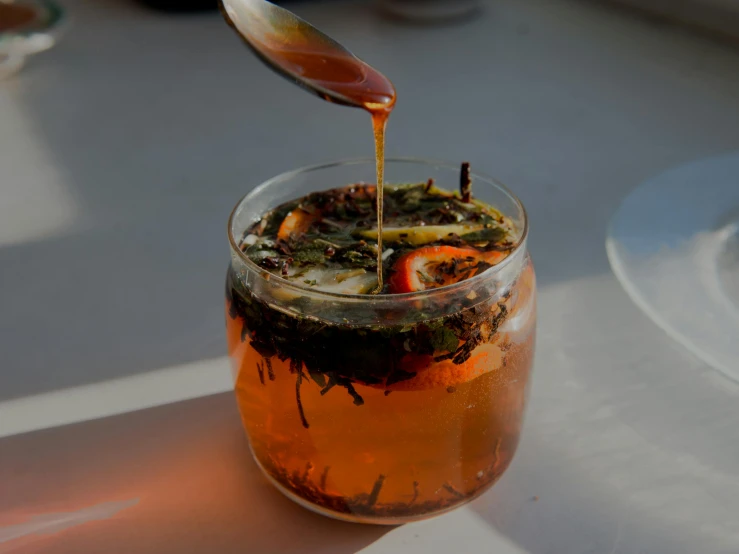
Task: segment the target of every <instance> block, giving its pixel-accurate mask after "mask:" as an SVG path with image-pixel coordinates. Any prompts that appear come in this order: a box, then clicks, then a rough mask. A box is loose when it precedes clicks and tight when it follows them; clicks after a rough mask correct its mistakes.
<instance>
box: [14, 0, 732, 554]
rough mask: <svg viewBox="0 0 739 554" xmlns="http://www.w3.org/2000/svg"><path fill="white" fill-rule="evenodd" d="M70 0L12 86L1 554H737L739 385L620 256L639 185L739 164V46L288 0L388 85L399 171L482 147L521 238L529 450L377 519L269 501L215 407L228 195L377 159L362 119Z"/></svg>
mask: <svg viewBox="0 0 739 554" xmlns="http://www.w3.org/2000/svg"><path fill="white" fill-rule="evenodd" d="M66 4H67V6H68V8H69V12H70V14H71V15H72V17H73V18H74V22H73V25H72V26H71V27H70V29H69V32H68V33H67V35H66V36H65V37H64V39H63V40H62V42H61V43H60V44H59V45H58V47H56V48H55V49H53V50H51V51H49V52H47V53H44V54H41V55H39V56H37V57H36V58H34V59H32V60H31V62H30V64H29V65H28V66H27V67H26V68H25V69H24V71H23V72H22V73H20V74H19V75H18V76H16V77H15V78H13V79H11V80H9V81H5V82H2V83H0V146H1V147H0V168H2V175H3V177H2V181H1V182H0V190H1V193H2V194H1V198H2V202H0V353H1V354H0V436H3V435H5V436H6V438H3V439H0V553H4V552H23V553H25V552H55V553H61V552H70V553H79V552H107V553H113V552H122V553H123V552H125V553H129V552H146V553H148V552H152V553H166V552H173V553H174V552H177V553H183V552H196V553H200V552H203V553H211V552H219V553H228V552H250V553H273V552H274V553H283V552H295V553H298V552H311V551H315V552H329V553H333V554H345V553H352V552H356V551H358V550H360V549H362V548H365V550H363V552H367V553H388V552H410V553H414V552H418V553H420V552H424V553H428V552H431V553H437V552H438V553H439V554H441V553H443V552H449V551H452V552H496V553H508V552H511V553H513V552H519V553H522V552H529V553H532V554H544V553H552V554H560V553H562V554H580V553H593V554H609V553H611V554H636V553H649V554H654V553H665V554H682V553H684V554H695V553H698V552H700V553H723V552H726V553H736V552H737V551H739V517H738V516H739V409H737V406H738V405H739V404H737V401H738V400H739V387H738V386H737V385H736V384H733V383H731V382H728V381H727V380H726V379H724V378H723V377H721V376H720V375H719V374H718V373H716V372H714V371H713V370H711V369H710V368H708V367H705V366H704V365H702V364H701V363H700V362H698V361H697V360H695V359H694V358H692V357H691V356H690V355H689V354H687V353H686V352H685V351H684V350H683V349H682V348H681V347H680V346H679V345H678V344H676V343H673V342H672V341H671V340H670V339H668V338H667V337H666V336H664V334H663V333H662V332H661V331H659V330H658V329H657V328H656V327H655V326H654V325H653V324H652V323H651V322H650V321H649V320H647V318H646V317H645V316H644V315H643V314H642V313H641V312H640V311H639V310H638V309H637V308H636V307H635V306H634V305H633V304H632V303H631V302H630V301H629V299H628V298H627V296H626V294H625V293H624V292H623V290H622V289H621V287H620V286H619V284H618V283H617V282H616V280H615V279H614V277H613V275H612V273H611V271H610V269H609V266H608V262H607V259H606V255H605V251H604V244H603V243H604V238H605V228H606V224H607V222H608V218H609V216H610V215H611V214H612V213H613V212H614V210H615V209H616V207H617V205H618V202H619V200H620V199H621V198H622V197H623V196H624V195H625V194H626V193H627V192H628V191H629V190H630V189H632V188H633V187H634V186H636V185H637V184H638V183H640V182H641V181H643V180H644V179H646V178H648V177H650V176H652V175H654V174H656V173H658V172H660V171H661V170H663V169H666V168H668V167H671V166H674V165H677V164H681V163H685V162H689V161H693V160H696V159H701V158H704V157H708V156H712V155H715V154H720V153H723V152H726V151H729V150H732V149H737V148H739V51H737V50H736V49H735V48H732V47H730V46H727V45H723V44H720V43H718V42H713V41H711V40H710V39H707V38H705V37H699V36H693V35H690V34H687V33H686V32H685V31H680V30H675V29H672V28H670V27H663V26H654V25H653V24H650V23H647V22H645V21H642V20H639V19H636V18H632V17H630V16H629V15H627V14H626V13H625V12H623V11H619V10H616V11H612V10H611V9H609V8H607V7H603V6H601V5H599V4H594V3H588V2H582V1H577V0H491V2H490V3H489V5H488V9H487V11H486V12H485V14H484V15H483V16H482V17H480V18H479V19H477V20H475V21H473V22H470V23H468V24H466V25H460V26H449V27H441V28H424V27H416V26H410V27H405V26H402V25H400V24H397V23H392V22H388V21H385V20H382V19H380V18H378V17H376V14H375V13H374V12H373V11H372V9H371V7H370V6H369V5H367V4H364V3H352V2H349V3H347V2H338V1H336V2H326V3H316V4H311V3H306V4H297V5H296V9H298V10H299V11H300V12H301V13H302V14H303V15H304V16H306V17H307V18H308V19H309V20H311V21H312V22H314V23H316V24H317V25H318V26H319V27H320V28H322V29H324V30H325V31H327V32H328V33H329V34H331V35H333V36H335V37H336V38H338V39H339V40H341V41H343V42H345V43H346V44H347V45H348V46H349V47H351V48H352V49H353V50H354V51H355V52H357V53H359V54H360V55H362V56H363V57H364V58H365V59H367V61H369V62H370V63H373V64H375V65H376V66H377V67H379V68H381V69H382V70H383V71H385V72H386V73H387V75H388V76H389V77H390V78H391V79H393V81H394V82H395V84H396V86H397V88H398V92H399V101H398V107H397V110H396V112H395V113H394V115H393V117H392V119H391V122H390V128H389V152H390V154H399V155H411V156H413V155H416V156H423V157H431V158H443V159H448V160H452V161H455V160H456V161H461V160H469V161H471V162H472V166H473V168H477V169H478V170H479V171H482V172H485V173H489V174H493V175H496V176H497V177H498V178H500V179H501V180H502V181H503V182H505V183H508V184H510V185H511V187H512V188H514V190H516V191H517V192H518V193H519V195H520V196H521V198H522V199H523V201H524V203H525V204H526V205H527V207H528V209H529V213H530V216H531V221H532V233H531V243H530V245H531V251H532V253H533V255H534V258H535V261H536V264H537V271H538V275H539V285H540V286H539V290H540V304H539V306H540V325H539V342H538V345H537V362H536V373H535V385H534V388H533V393H532V398H531V406H530V411H529V414H528V420H527V425H526V429H525V434H524V438H523V441H522V444H521V447H520V450H519V453H518V455H517V457H516V460H515V461H514V463H513V466H512V467H511V469H510V470H509V471H508V472H507V473H506V475H505V476H504V477H503V479H502V480H501V481H500V482H499V483H498V484H497V485H496V486H495V487H494V489H493V490H492V491H491V492H489V493H487V494H485V495H484V496H483V497H481V498H480V499H478V500H477V501H475V502H473V503H472V504H470V505H469V506H467V507H465V508H462V509H460V510H457V511H455V512H452V513H450V514H448V515H446V516H443V517H440V518H438V519H434V520H431V521H428V522H423V523H419V524H413V525H406V526H403V527H398V528H391V529H383V528H376V527H366V526H356V525H349V524H342V523H338V522H334V521H332V520H329V519H325V518H322V517H319V516H316V515H314V514H312V513H310V512H307V511H305V510H303V509H301V508H299V507H297V506H295V505H293V504H292V503H291V502H290V501H288V500H286V499H284V498H282V497H281V496H280V495H279V494H278V493H277V492H275V491H274V490H272V489H271V488H270V486H269V485H268V484H267V483H266V482H265V481H264V480H263V479H262V478H261V476H260V475H259V474H258V473H257V470H256V468H255V466H254V464H253V462H252V461H251V460H250V458H249V454H248V449H247V446H246V441H245V439H244V437H243V433H242V431H241V429H240V424H239V420H238V416H237V412H236V409H235V405H234V402H233V400H232V398H231V395H230V394H229V393H227V392H223V391H226V390H227V389H228V388H229V386H230V374H229V369H228V364H227V361H226V358H225V357H224V356H223V354H224V351H225V346H224V338H223V314H222V307H223V297H222V294H223V293H222V290H223V276H224V272H225V266H226V262H227V244H226V238H225V222H226V218H227V215H228V212H229V209H230V207H231V206H232V205H233V204H234V203H235V202H236V200H237V199H238V198H239V197H240V196H241V195H243V194H244V193H245V192H246V191H248V190H249V189H250V188H251V187H252V186H253V185H255V184H256V183H258V182H260V181H261V180H263V179H265V178H266V177H269V176H271V175H273V174H274V173H277V172H280V171H283V170H285V169H289V168H293V167H297V166H300V165H304V164H308V163H314V162H317V161H322V160H326V159H332V158H343V157H350V156H351V157H353V156H367V155H370V154H371V149H372V142H371V134H370V126H369V120H368V117H367V116H366V114H364V113H361V112H359V111H354V110H350V109H342V108H338V107H335V106H330V105H328V104H325V103H323V102H320V101H319V100H317V99H315V98H312V97H310V96H308V95H306V94H303V93H301V92H300V91H299V90H297V89H296V88H295V87H293V86H291V85H289V84H287V83H286V82H284V81H282V80H280V79H279V78H277V77H275V76H273V75H271V74H270V73H269V72H268V71H267V70H266V69H264V68H263V67H262V66H261V65H260V64H259V62H258V61H257V60H256V59H254V58H253V57H252V56H251V55H250V54H249V53H248V52H247V51H246V50H244V48H243V47H242V46H241V44H240V43H239V41H238V39H236V37H235V36H233V35H232V33H231V32H230V31H229V30H228V29H227V28H226V26H225V24H224V23H223V22H222V21H221V20H220V18H219V16H218V15H216V14H212V15H205V16H192V17H179V18H178V17H166V16H162V15H158V14H154V13H150V12H147V11H145V10H143V9H141V8H139V7H138V6H137V5H135V4H134V3H132V2H127V1H124V0H119V1H116V2H114V1H112V0H111V1H109V2H102V1H100V2H85V1H83V0H68V1H67V2H66ZM390 177H392V176H390ZM666 209H668V207H666ZM565 245H567V246H566V247H565ZM216 393H218V394H216ZM208 394H210V395H211V396H204V395H208ZM175 401H179V402H177V403H172V402H175ZM152 406H155V407H152ZM143 408H148V409H143ZM113 414H119V415H113ZM106 415H108V416H111V417H108V418H105V419H95V418H100V417H101V416H106ZM61 423H70V425H68V426H65V427H57V428H54V426H56V425H59V424H61ZM534 497H537V498H538V500H535V499H534ZM60 514H61V515H60ZM31 529H40V530H42V531H44V532H45V534H35V535H29V534H28V532H29V530H31ZM14 537H15V538H14Z"/></svg>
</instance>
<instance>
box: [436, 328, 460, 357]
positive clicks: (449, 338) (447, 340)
mask: <svg viewBox="0 0 739 554" xmlns="http://www.w3.org/2000/svg"><path fill="white" fill-rule="evenodd" d="M429 342H430V343H431V346H432V347H433V348H434V351H436V352H444V351H446V352H454V351H455V350H457V347H458V346H459V339H458V338H457V335H455V334H454V331H452V330H451V329H447V328H446V327H437V328H436V329H434V331H433V333H432V334H431V336H430V337H429Z"/></svg>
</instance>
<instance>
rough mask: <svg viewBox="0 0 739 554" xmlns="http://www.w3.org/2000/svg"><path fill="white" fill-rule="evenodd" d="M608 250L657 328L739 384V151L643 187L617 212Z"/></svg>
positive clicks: (618, 272)
mask: <svg viewBox="0 0 739 554" xmlns="http://www.w3.org/2000/svg"><path fill="white" fill-rule="evenodd" d="M606 249H607V251H608V258H609V260H610V262H611V267H612V268H613V271H614V273H615V274H616V276H617V277H618V279H619V281H620V282H621V284H622V285H623V287H624V288H625V289H626V292H627V293H628V294H629V296H631V298H632V300H634V302H635V303H636V304H637V305H638V306H639V307H640V308H641V309H642V310H644V312H645V313H646V314H647V315H648V316H649V317H650V318H652V320H653V321H654V322H655V323H656V324H657V325H659V326H660V327H661V328H662V329H664V330H665V331H666V332H667V334H668V335H670V336H671V337H672V338H674V339H675V340H677V341H678V342H680V343H681V344H683V345H684V346H685V347H686V348H688V349H689V350H690V351H691V352H693V353H694V354H695V355H697V356H698V357H700V358H701V359H702V360H704V361H705V362H707V363H709V364H711V365H712V366H713V367H715V368H716V369H718V370H720V371H722V372H723V373H725V374H726V375H728V376H729V377H731V378H732V379H735V380H738V381H739V153H735V154H731V155H728V156H722V157H719V158H711V159H707V160H702V161H699V162H695V163H692V164H689V165H685V166H681V167H678V168H675V169H671V170H669V171H666V172H665V173H662V174H661V175H658V176H657V177H654V178H653V179H650V180H649V181H647V182H646V183H644V184H642V185H640V186H639V187H637V188H636V189H635V190H634V191H632V192H631V194H629V196H627V197H626V199H625V200H624V201H623V204H622V205H621V207H620V208H619V210H618V212H617V213H616V214H615V216H614V217H613V220H612V221H611V225H610V228H609V231H608V238H607V240H606Z"/></svg>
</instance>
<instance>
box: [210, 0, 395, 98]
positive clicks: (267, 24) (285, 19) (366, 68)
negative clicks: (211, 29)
mask: <svg viewBox="0 0 739 554" xmlns="http://www.w3.org/2000/svg"><path fill="white" fill-rule="evenodd" d="M219 4H220V8H221V13H222V14H223V17H224V18H225V19H226V22H227V23H228V24H229V25H230V26H231V27H232V28H233V29H234V30H235V31H236V33H237V34H238V35H239V36H240V37H241V38H242V39H243V40H244V42H245V43H246V44H247V46H249V48H251V49H252V51H253V52H254V53H255V54H256V55H257V56H258V57H259V58H260V59H261V60H262V61H263V62H264V63H265V64H266V65H267V66H268V67H270V68H271V69H272V70H274V71H276V72H277V73H278V74H280V75H282V76H283V77H286V78H287V79H288V80H290V81H292V82H293V83H295V84H297V85H299V86H301V87H303V88H304V89H306V90H308V91H309V92H312V93H313V94H316V95H318V96H320V97H321V98H323V99H324V100H327V101H329V102H333V103H336V104H342V105H346V106H352V107H357V108H363V109H365V110H368V111H372V112H374V111H379V110H383V111H385V110H386V111H388V112H389V111H390V110H391V109H392V106H393V104H394V103H395V88H394V87H393V85H392V83H391V82H390V80H389V79H387V77H385V76H384V75H382V74H381V73H380V72H379V71H377V70H376V69H374V68H372V67H371V66H370V65H368V64H366V63H365V62H363V61H362V60H360V59H359V58H357V57H356V56H355V55H354V54H352V53H351V52H350V51H349V50H347V49H346V48H345V47H343V46H342V45H341V44H339V43H338V42H336V41H335V40H334V39H332V38H331V37H329V36H328V35H326V34H325V33H322V32H321V31H319V30H318V29H316V28H315V27H314V26H313V25H311V24H310V23H308V22H307V21H305V20H303V19H301V18H300V17H298V16H297V15H295V14H294V13H292V12H290V11H289V10H286V9H284V8H281V7H279V6H276V5H275V4H272V3H271V2H267V1H266V0H220V1H219Z"/></svg>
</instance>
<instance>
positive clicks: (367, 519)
mask: <svg viewBox="0 0 739 554" xmlns="http://www.w3.org/2000/svg"><path fill="white" fill-rule="evenodd" d="M249 450H250V451H251V455H252V458H253V459H254V462H255V463H256V464H257V466H258V467H259V469H260V470H261V472H262V474H263V475H264V476H265V477H266V478H267V480H268V481H269V482H270V483H271V484H272V485H273V486H274V487H275V488H276V489H277V490H278V491H280V492H281V493H282V494H284V495H285V496H286V497H287V498H289V499H290V500H292V501H293V502H295V503H296V504H298V505H299V506H302V507H303V508H306V509H308V510H310V511H311V512H314V513H316V514H320V515H322V516H326V517H330V518H331V519H336V520H339V521H347V522H349V523H364V524H370V525H402V524H404V523H412V522H414V521H423V520H426V519H431V518H434V517H436V516H440V515H443V514H445V513H447V512H451V511H452V510H456V509H457V508H459V507H461V506H464V505H465V504H467V503H468V502H471V501H472V500H474V499H475V498H477V497H478V496H480V495H482V494H484V493H485V492H487V491H488V490H490V488H491V487H492V486H493V484H494V483H490V484H489V485H488V486H487V487H484V488H482V489H480V490H479V491H477V493H475V494H474V495H471V496H470V497H468V498H465V499H464V500H460V501H459V504H455V505H454V506H449V507H447V508H444V509H441V510H437V511H434V512H430V513H428V514H423V515H418V516H409V517H371V516H364V515H351V514H346V513H342V512H335V511H333V510H329V509H326V508H323V507H321V506H318V505H317V504H313V503H312V502H308V501H307V500H305V499H304V498H302V497H300V496H298V495H297V494H295V493H294V492H292V491H291V490H289V489H287V488H286V487H284V486H283V485H282V484H281V483H280V482H279V481H277V480H276V479H275V478H274V477H272V476H271V475H270V474H269V472H268V471H267V470H266V469H265V468H264V466H263V465H262V464H261V463H260V462H259V460H258V459H257V457H256V456H255V455H254V452H253V451H252V450H251V445H250V446H249Z"/></svg>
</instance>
